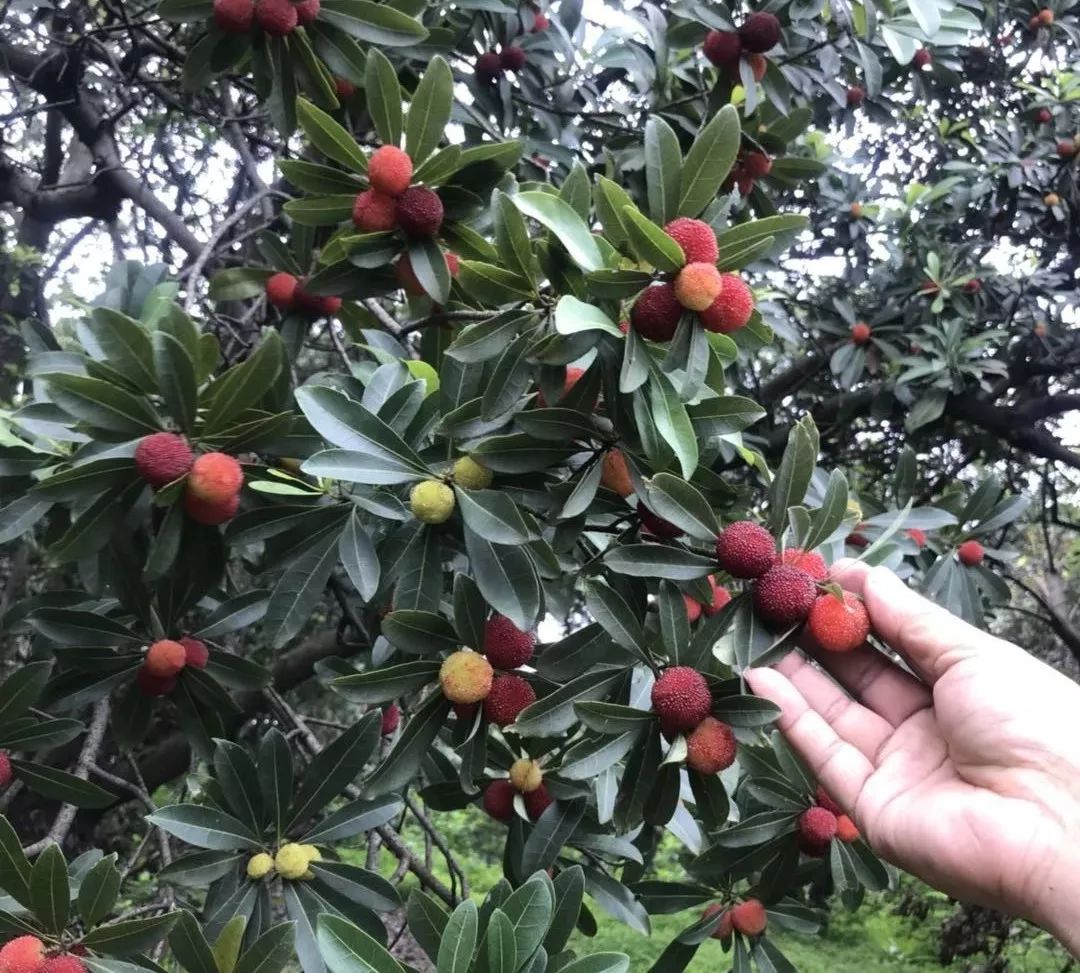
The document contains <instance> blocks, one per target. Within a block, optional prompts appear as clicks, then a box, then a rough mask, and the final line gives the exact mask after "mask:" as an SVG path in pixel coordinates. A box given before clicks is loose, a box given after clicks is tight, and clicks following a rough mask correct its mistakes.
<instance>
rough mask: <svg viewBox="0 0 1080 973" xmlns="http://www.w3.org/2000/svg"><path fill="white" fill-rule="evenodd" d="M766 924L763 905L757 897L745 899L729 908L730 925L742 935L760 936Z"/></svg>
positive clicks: (766, 919)
mask: <svg viewBox="0 0 1080 973" xmlns="http://www.w3.org/2000/svg"><path fill="white" fill-rule="evenodd" d="M767 924H768V917H767V916H766V915H765V906H763V905H762V904H761V903H760V902H759V901H758V900H757V899H747V900H746V901H745V902H740V903H739V904H738V905H737V906H735V907H734V908H733V909H732V910H731V925H732V927H733V928H734V929H736V930H737V931H738V932H741V933H742V934H743V935H744V936H760V935H761V934H762V933H763V932H764V931H765V926H766V925H767Z"/></svg>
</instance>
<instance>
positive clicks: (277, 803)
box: [258, 727, 293, 837]
mask: <svg viewBox="0 0 1080 973" xmlns="http://www.w3.org/2000/svg"><path fill="white" fill-rule="evenodd" d="M258 775H259V794H260V795H261V797H262V803H263V807H265V808H266V809H267V811H268V812H269V818H270V823H271V824H272V825H273V827H274V833H275V834H276V835H277V836H278V837H280V836H281V833H282V831H283V830H284V828H285V816H286V814H287V813H288V808H289V803H290V802H291V801H292V789H293V766H292V754H291V753H290V751H289V744H288V741H287V740H286V739H285V736H284V734H282V732H281V731H280V730H278V729H277V728H276V727H271V729H270V730H269V731H267V733H266V736H264V737H263V738H262V743H260V744H259V760H258Z"/></svg>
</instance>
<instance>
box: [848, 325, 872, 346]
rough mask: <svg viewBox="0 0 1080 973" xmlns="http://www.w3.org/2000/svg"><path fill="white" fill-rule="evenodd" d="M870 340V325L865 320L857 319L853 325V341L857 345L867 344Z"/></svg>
mask: <svg viewBox="0 0 1080 973" xmlns="http://www.w3.org/2000/svg"><path fill="white" fill-rule="evenodd" d="M869 341H870V325H868V324H867V323H866V322H865V321H856V322H855V323H854V324H853V325H852V326H851V342H852V344H856V345H865V344H867V343H868V342H869Z"/></svg>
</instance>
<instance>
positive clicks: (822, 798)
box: [814, 784, 844, 817]
mask: <svg viewBox="0 0 1080 973" xmlns="http://www.w3.org/2000/svg"><path fill="white" fill-rule="evenodd" d="M814 801H815V802H816V803H817V805H818V806H819V807H823V808H825V810H826V811H831V812H832V813H833V814H835V815H836V816H837V817H840V815H841V814H843V813H844V811H843V808H841V807H840V805H839V804H837V803H836V801H834V800H833V799H832V798H831V797H829V794H828V791H826V790H825V788H824V787H822V786H821V785H820V784H818V787H817V790H816V791H815V792H814Z"/></svg>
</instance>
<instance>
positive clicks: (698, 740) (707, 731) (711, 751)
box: [686, 716, 736, 776]
mask: <svg viewBox="0 0 1080 973" xmlns="http://www.w3.org/2000/svg"><path fill="white" fill-rule="evenodd" d="M735 750H736V744H735V734H734V733H733V732H732V729H731V727H730V726H728V725H727V724H726V723H721V722H720V721H719V720H717V719H714V718H713V717H711V716H706V717H705V719H703V720H702V721H701V722H700V723H699V724H698V725H697V727H696V728H695V729H694V730H693V732H692V733H691V734H690V736H688V737H687V738H686V765H687V766H688V767H689V768H690V769H691V770H696V771H697V772H698V773H699V774H705V775H707V776H708V775H712V774H718V773H720V771H721V770H726V769H727V768H728V767H730V766H731V765H732V764H733V763H734V762H735Z"/></svg>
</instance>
